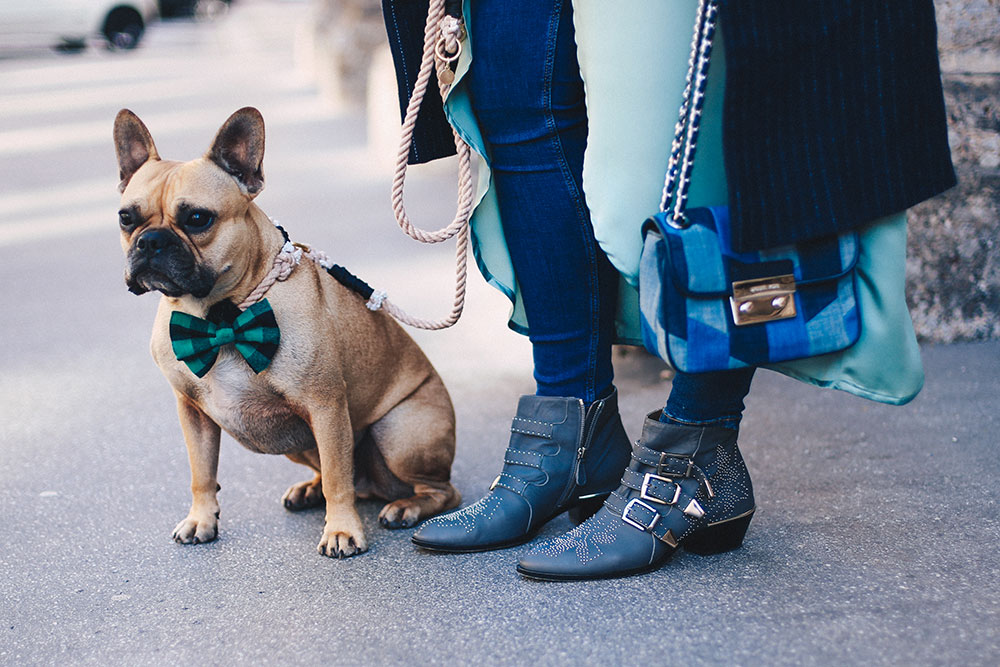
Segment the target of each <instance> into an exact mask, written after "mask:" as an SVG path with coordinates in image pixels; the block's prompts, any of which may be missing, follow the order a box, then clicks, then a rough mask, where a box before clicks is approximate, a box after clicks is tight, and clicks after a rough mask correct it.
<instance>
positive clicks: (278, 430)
mask: <svg viewBox="0 0 1000 667" xmlns="http://www.w3.org/2000/svg"><path fill="white" fill-rule="evenodd" d="M114 143H115V150H116V153H117V157H118V165H119V169H120V177H121V184H120V186H119V189H120V191H121V193H122V198H121V209H120V210H119V213H118V219H119V226H120V228H121V244H122V249H123V250H124V252H125V263H126V268H125V282H126V284H127V286H128V288H129V290H130V291H132V292H134V293H135V294H142V293H145V292H149V291H157V292H160V293H161V294H162V296H161V298H160V303H159V309H158V311H157V315H156V319H155V322H154V324H153V334H152V341H151V344H150V347H151V351H152V355H153V359H154V360H155V361H156V364H157V365H158V366H159V367H160V370H161V371H162V372H163V375H164V376H166V378H167V380H168V382H169V383H170V385H171V387H172V388H173V390H174V393H175V394H176V397H177V412H178V414H179V416H180V423H181V430H182V432H183V435H184V440H185V442H186V444H187V451H188V458H189V462H190V466H191V492H192V503H191V510H190V512H188V515H187V517H186V518H185V519H184V520H182V521H181V522H180V523H179V524H177V527H176V528H175V529H174V532H173V539H174V540H176V541H177V542H180V543H184V544H198V543H204V542H210V541H212V540H214V539H215V538H216V537H217V535H218V519H219V503H218V499H217V492H218V490H219V488H220V487H219V485H218V482H217V479H216V477H217V470H218V461H219V441H220V435H221V432H222V431H223V430H224V431H226V432H227V433H229V434H230V435H231V436H232V437H233V438H234V439H236V440H237V441H238V442H240V443H241V444H242V445H243V446H245V447H246V448H248V449H250V450H251V451H254V452H260V453H265V454H284V455H285V456H287V457H288V458H289V459H291V460H292V461H295V462H296V463H301V464H302V465H305V466H307V467H309V468H311V469H312V471H313V473H314V476H313V477H312V479H309V480H308V481H305V482H301V483H299V484H295V485H293V486H292V487H291V488H289V489H288V491H286V492H285V494H284V496H283V498H282V501H283V503H284V506H285V507H286V508H287V509H289V510H292V511H295V510H301V509H304V508H307V507H314V506H319V505H321V504H324V503H325V507H326V518H325V525H324V528H323V535H322V538H321V539H320V542H319V546H318V550H319V552H320V553H321V554H323V555H325V556H330V557H337V558H344V557H347V556H352V555H355V554H358V553H361V552H364V551H365V550H366V549H367V548H368V539H367V538H366V536H365V531H364V529H363V526H362V522H361V519H360V517H359V516H358V512H357V509H356V507H355V498H356V497H360V498H367V497H378V498H383V499H385V500H388V501H390V502H389V503H388V504H386V505H385V506H384V507H383V508H382V510H381V512H380V513H379V522H380V523H381V525H382V526H385V527H387V528H401V527H410V526H413V525H415V524H416V523H417V522H419V521H420V520H422V519H424V518H426V517H428V516H431V515H433V514H436V513H439V512H442V511H445V510H448V509H451V508H453V507H455V506H457V505H458V504H459V501H460V497H459V494H458V492H457V491H456V490H455V488H454V487H453V486H452V485H451V483H450V481H449V480H450V475H451V464H452V461H453V459H454V454H455V415H454V410H453V408H452V403H451V399H450V397H449V395H448V392H447V390H446V389H445V386H444V383H443V382H442V381H441V378H440V377H439V376H438V374H437V372H436V371H435V369H434V367H433V366H432V365H431V363H430V361H429V360H428V359H427V357H426V356H425V355H424V353H423V352H422V351H421V350H420V348H419V347H418V346H417V345H416V343H415V342H414V341H413V339H412V338H410V336H409V335H408V334H407V333H406V332H405V331H403V329H402V327H400V326H399V325H398V324H397V323H396V322H395V320H393V318H392V317H391V316H390V315H388V314H387V313H385V312H384V311H382V310H377V311H373V310H370V309H368V308H366V302H365V299H364V298H363V297H362V296H359V295H358V294H357V293H356V292H354V291H352V290H350V289H348V288H347V287H345V286H344V285H342V284H341V283H340V282H338V281H337V280H335V279H334V278H332V277H331V276H330V275H329V274H328V273H327V272H326V271H325V270H324V269H323V268H322V267H321V266H319V265H318V264H317V263H316V262H314V261H309V260H307V259H304V258H303V259H302V260H301V261H300V262H299V263H298V264H297V265H295V266H293V270H292V272H291V273H290V275H288V276H287V279H284V280H281V281H276V282H274V283H273V285H271V286H270V287H269V288H267V289H266V292H265V293H264V294H263V297H264V300H266V304H267V310H269V311H270V313H271V314H270V315H266V316H262V317H264V319H267V318H270V320H269V322H270V323H269V324H268V325H267V326H265V328H266V329H267V331H268V332H269V335H270V336H271V337H270V338H267V340H266V341H265V343H263V344H262V345H263V347H264V348H268V347H269V349H265V350H264V351H265V352H269V353H270V354H271V357H270V360H269V361H267V360H266V358H265V360H264V362H263V364H261V361H260V358H257V359H256V360H255V361H256V362H257V364H256V366H251V357H252V356H253V355H254V354H255V353H254V352H253V351H252V350H251V352H250V355H247V354H243V353H242V352H241V349H249V348H247V345H250V344H251V343H252V341H251V343H246V344H244V345H242V347H241V343H240V342H238V341H237V340H236V339H235V338H234V334H233V331H234V330H237V329H239V328H240V327H241V326H243V325H242V324H239V321H240V320H237V319H234V318H236V316H238V315H241V310H240V308H238V307H237V306H238V305H239V304H242V303H243V302H244V300H245V299H247V297H248V295H250V294H251V293H252V292H254V290H255V288H256V287H258V286H260V285H261V284H262V282H263V281H264V279H265V277H266V276H267V275H268V274H269V272H270V271H271V270H272V268H273V267H274V265H275V258H276V256H277V255H278V254H279V252H281V250H282V248H283V247H286V246H285V242H286V238H284V237H283V233H282V231H281V230H280V229H278V228H277V227H276V226H275V225H274V224H273V223H272V221H271V220H270V218H269V217H268V216H267V215H266V214H265V213H264V212H263V211H262V210H261V209H260V208H259V207H258V206H257V205H256V204H255V203H254V198H255V197H256V196H257V195H258V194H259V193H260V192H261V190H262V189H263V187H264V177H263V172H262V167H261V165H262V161H263V157H264V121H263V118H262V117H261V114H260V112H259V111H257V110H256V109H254V108H251V107H246V108H243V109H240V110H239V111H237V112H236V113H234V114H233V115H232V116H230V117H229V119H228V120H226V122H225V123H224V124H223V125H222V127H221V128H220V129H219V131H218V133H217V134H216V136H215V139H214V141H213V142H212V145H211V147H210V148H209V149H208V152H207V153H205V155H203V156H202V157H200V158H197V159H195V160H191V161H189V162H174V161H170V160H162V159H160V157H159V155H158V153H157V151H156V147H155V145H154V144H153V139H152V136H151V135H150V133H149V131H148V130H147V129H146V126H145V125H144V124H143V123H142V121H141V120H139V118H138V117H137V116H136V115H135V114H133V113H132V112H131V111H129V110H127V109H122V110H121V111H120V112H119V113H118V116H117V117H116V118H115V125H114ZM264 300H262V301H261V302H260V304H261V307H263V303H264ZM257 309H258V306H253V307H251V308H250V309H249V310H246V311H242V317H241V319H245V318H246V317H249V315H248V313H249V314H253V313H251V312H250V311H256V310H257ZM227 317H228V318H229V319H226V318H227ZM255 317H256V315H255ZM185 318H186V319H185ZM182 320H183V321H184V322H187V323H188V325H189V326H190V327H193V328H194V329H198V328H199V327H201V326H206V327H209V329H211V331H210V333H209V334H207V338H208V339H211V340H214V344H215V345H216V351H210V352H208V353H207V354H208V357H210V359H209V365H208V367H206V366H205V365H204V364H202V365H201V366H197V365H194V366H193V365H191V364H190V363H188V362H187V361H181V360H179V358H178V354H180V353H179V352H178V349H179V348H178V347H177V346H178V345H184V343H178V342H176V341H175V340H172V337H171V336H172V334H171V328H172V325H171V322H173V323H174V324H173V327H174V328H175V329H178V327H179V325H178V322H179V321H182ZM192 321H194V322H211V323H212V324H210V325H209V324H205V325H201V324H197V325H190V322H192ZM234 321H235V322H236V324H234ZM212 327H217V328H218V330H216V329H212ZM183 329H184V327H183V326H180V329H179V330H183ZM223 330H224V333H219V331H223ZM212 331H214V332H215V333H211V332H212ZM176 333H177V331H175V334H176ZM182 333H183V331H182ZM254 335H255V334H252V333H250V334H245V337H247V338H248V339H252V338H253V337H254ZM212 336H215V338H214V339H213V338H212ZM176 337H177V336H175V338H176ZM180 337H181V338H183V336H180ZM260 346H261V344H259V343H258V348H259V347H260ZM213 355H215V356H214V361H213V360H212V359H211V357H212V356H213ZM261 365H263V366H265V367H263V368H261Z"/></svg>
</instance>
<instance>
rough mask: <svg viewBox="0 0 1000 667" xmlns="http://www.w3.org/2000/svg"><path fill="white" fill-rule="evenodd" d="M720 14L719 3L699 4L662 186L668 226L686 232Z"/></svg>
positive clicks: (702, 0) (709, 0) (662, 207)
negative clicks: (689, 200) (669, 211)
mask: <svg viewBox="0 0 1000 667" xmlns="http://www.w3.org/2000/svg"><path fill="white" fill-rule="evenodd" d="M718 12H719V7H718V0H700V1H699V2H698V14H697V18H695V25H694V36H693V37H692V38H691V56H690V58H689V59H688V73H687V78H686V79H685V83H684V95H683V99H682V101H681V108H680V113H679V118H678V119H677V125H676V126H675V128H674V140H673V143H672V144H671V147H670V161H669V162H668V164H667V178H666V182H665V183H664V184H663V198H662V199H661V201H660V210H661V211H664V212H665V211H666V210H667V208H668V206H669V205H670V202H671V199H673V206H674V212H673V214H672V215H671V216H669V217H668V218H667V222H668V223H669V224H670V225H671V226H673V227H676V228H678V229H684V228H685V227H687V226H688V225H690V222H689V221H688V219H687V216H686V215H684V209H685V208H686V207H687V199H688V190H689V189H690V187H691V172H692V170H693V169H694V153H695V146H696V144H697V141H698V133H699V131H700V130H701V113H702V109H703V108H704V106H705V89H706V86H707V83H708V66H709V60H710V58H711V55H712V41H713V39H714V38H715V23H716V19H717V18H718ZM675 189H676V193H675Z"/></svg>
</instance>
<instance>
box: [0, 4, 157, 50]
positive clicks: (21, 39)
mask: <svg viewBox="0 0 1000 667" xmlns="http://www.w3.org/2000/svg"><path fill="white" fill-rule="evenodd" d="M156 16H157V4H156V0H0V46H3V47H12V46H13V47H23V46H39V45H44V46H55V47H57V48H60V49H62V50H68V51H72V50H79V49H82V48H84V47H85V46H86V45H87V41H88V40H89V39H91V38H92V37H98V38H101V39H103V41H104V42H105V43H106V44H107V46H108V48H111V49H133V48H135V47H136V46H137V45H138V44H139V41H140V40H141V39H142V34H143V33H144V32H145V30H146V26H147V25H148V23H149V21H150V20H151V19H154V18H155V17H156Z"/></svg>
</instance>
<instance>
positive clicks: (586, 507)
mask: <svg viewBox="0 0 1000 667" xmlns="http://www.w3.org/2000/svg"><path fill="white" fill-rule="evenodd" d="M610 495H611V494H610V493H601V494H598V495H596V496H587V497H586V498H581V499H580V502H578V503H577V504H576V505H573V507H571V508H569V512H568V514H569V520H570V521H572V522H573V523H574V524H576V525H578V526H579V525H580V524H581V523H583V522H584V521H586V520H587V519H589V518H590V517H592V516H594V514H596V513H597V510H599V509H601V506H602V505H604V501H605V500H607V497H608V496H610Z"/></svg>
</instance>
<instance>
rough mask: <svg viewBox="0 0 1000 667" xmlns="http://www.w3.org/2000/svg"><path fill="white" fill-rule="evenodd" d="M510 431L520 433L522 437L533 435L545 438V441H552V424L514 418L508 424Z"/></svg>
mask: <svg viewBox="0 0 1000 667" xmlns="http://www.w3.org/2000/svg"><path fill="white" fill-rule="evenodd" d="M510 430H511V432H513V433H520V434H522V435H533V436H536V437H538V438H545V439H546V440H551V439H552V424H551V423H549V422H543V421H538V420H537V419H525V418H524V417H514V420H513V421H512V422H511V424H510Z"/></svg>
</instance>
